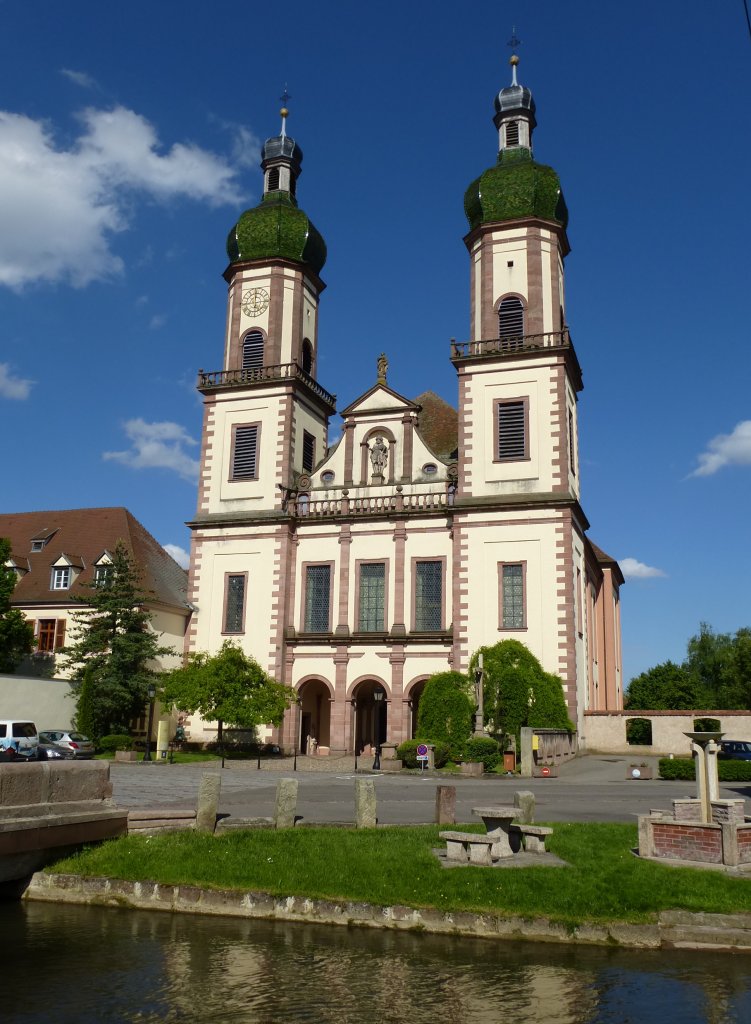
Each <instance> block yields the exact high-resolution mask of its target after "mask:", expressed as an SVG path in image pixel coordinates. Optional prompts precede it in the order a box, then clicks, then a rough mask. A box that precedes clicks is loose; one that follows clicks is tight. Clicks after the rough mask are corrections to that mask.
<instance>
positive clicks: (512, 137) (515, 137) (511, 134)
mask: <svg viewBox="0 0 751 1024" xmlns="http://www.w3.org/2000/svg"><path fill="white" fill-rule="evenodd" d="M506 145H507V146H518V145H519V122H518V121H508V122H507V124H506Z"/></svg>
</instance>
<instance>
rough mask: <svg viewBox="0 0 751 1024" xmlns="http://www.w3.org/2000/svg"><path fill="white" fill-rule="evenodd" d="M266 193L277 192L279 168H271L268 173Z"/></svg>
mask: <svg viewBox="0 0 751 1024" xmlns="http://www.w3.org/2000/svg"><path fill="white" fill-rule="evenodd" d="M266 191H267V192H278V191H279V168H278V167H272V168H271V170H270V171H269V187H268V189H267V190H266Z"/></svg>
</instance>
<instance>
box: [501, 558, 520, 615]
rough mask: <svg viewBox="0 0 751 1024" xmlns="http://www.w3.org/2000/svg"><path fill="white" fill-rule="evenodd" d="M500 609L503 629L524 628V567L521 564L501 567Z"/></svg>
mask: <svg viewBox="0 0 751 1024" xmlns="http://www.w3.org/2000/svg"><path fill="white" fill-rule="evenodd" d="M501 608H502V613H501V625H502V627H503V629H523V628H524V624H525V623H524V566H523V565H522V564H521V563H518V564H513V563H509V564H507V565H504V566H502V571H501Z"/></svg>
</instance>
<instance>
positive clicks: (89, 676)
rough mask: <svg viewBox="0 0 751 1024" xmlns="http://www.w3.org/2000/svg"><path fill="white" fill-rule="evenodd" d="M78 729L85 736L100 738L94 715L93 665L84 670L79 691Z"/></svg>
mask: <svg viewBox="0 0 751 1024" xmlns="http://www.w3.org/2000/svg"><path fill="white" fill-rule="evenodd" d="M76 728H77V729H78V731H79V732H82V733H83V734H84V736H89V737H92V736H96V738H97V739H99V738H100V737H99V735H98V733H97V724H96V716H95V713H94V672H93V666H92V665H87V666H86V668H85V669H84V670H83V678H82V679H81V688H80V690H79V691H78V705H77V709H76Z"/></svg>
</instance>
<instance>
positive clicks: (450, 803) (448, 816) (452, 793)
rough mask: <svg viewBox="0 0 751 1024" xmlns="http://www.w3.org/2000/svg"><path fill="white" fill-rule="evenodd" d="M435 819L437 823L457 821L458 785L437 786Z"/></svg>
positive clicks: (447, 823) (444, 823)
mask: <svg viewBox="0 0 751 1024" xmlns="http://www.w3.org/2000/svg"><path fill="white" fill-rule="evenodd" d="M435 820H436V824H437V825H453V824H455V823H456V786H436V789H435Z"/></svg>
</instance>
